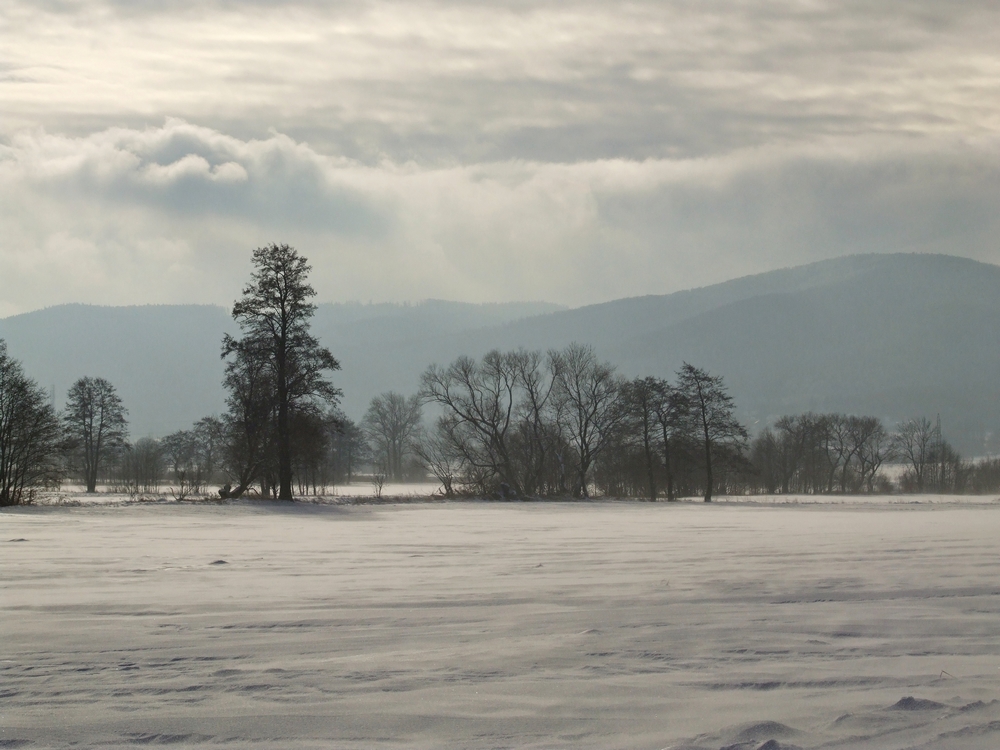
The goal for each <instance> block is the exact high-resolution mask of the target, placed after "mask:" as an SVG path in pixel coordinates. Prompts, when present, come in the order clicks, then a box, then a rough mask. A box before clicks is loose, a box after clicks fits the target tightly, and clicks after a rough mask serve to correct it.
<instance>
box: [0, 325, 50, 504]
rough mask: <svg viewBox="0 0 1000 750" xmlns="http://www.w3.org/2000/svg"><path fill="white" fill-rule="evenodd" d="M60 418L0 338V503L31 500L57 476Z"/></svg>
mask: <svg viewBox="0 0 1000 750" xmlns="http://www.w3.org/2000/svg"><path fill="white" fill-rule="evenodd" d="M59 440H60V431H59V421H58V419H57V418H56V415H55V412H54V410H53V409H52V406H51V405H50V404H49V402H48V398H47V397H46V394H45V392H44V391H43V390H42V389H41V388H39V387H38V384H37V383H35V382H34V381H33V380H31V379H30V378H28V377H27V376H26V375H25V374H24V371H23V369H22V368H21V364H20V363H19V362H17V361H16V360H14V359H11V358H10V357H9V356H8V355H7V345H6V344H5V343H4V342H3V341H2V340H0V506H5V505H19V504H21V503H23V502H25V501H26V499H30V493H31V492H32V491H33V489H32V488H34V487H35V486H37V485H41V484H48V483H50V482H54V481H55V480H56V478H57V473H56V472H57V460H56V459H57V453H58V448H59Z"/></svg>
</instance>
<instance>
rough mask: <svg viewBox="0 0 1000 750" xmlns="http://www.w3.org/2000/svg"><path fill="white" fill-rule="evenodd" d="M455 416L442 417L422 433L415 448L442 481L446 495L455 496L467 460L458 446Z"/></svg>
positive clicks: (423, 461)
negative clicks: (456, 485) (455, 433)
mask: <svg viewBox="0 0 1000 750" xmlns="http://www.w3.org/2000/svg"><path fill="white" fill-rule="evenodd" d="M455 427H456V421H455V418H454V417H453V416H452V417H447V416H443V417H440V418H439V419H438V421H437V423H436V424H435V425H434V429H433V430H432V431H431V432H430V433H429V434H427V433H425V434H421V435H420V436H419V437H418V439H417V440H416V442H415V445H414V450H415V451H416V454H417V457H418V458H419V459H420V461H421V463H422V464H423V465H424V468H425V469H427V471H429V472H430V473H431V475H432V476H433V477H434V478H435V479H437V480H438V481H439V482H440V483H441V489H443V490H444V496H445V497H448V498H452V497H454V496H455V484H456V482H457V481H458V479H459V477H461V476H462V474H463V472H464V469H465V461H464V460H463V457H462V452H461V451H460V450H459V449H458V448H457V447H456V444H457V441H456V439H455V435H454V429H455Z"/></svg>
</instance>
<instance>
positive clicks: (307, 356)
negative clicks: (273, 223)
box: [223, 244, 340, 500]
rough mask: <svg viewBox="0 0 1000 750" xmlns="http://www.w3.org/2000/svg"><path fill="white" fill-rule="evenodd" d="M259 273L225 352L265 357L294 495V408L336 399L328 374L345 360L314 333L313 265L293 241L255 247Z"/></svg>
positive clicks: (285, 496)
mask: <svg viewBox="0 0 1000 750" xmlns="http://www.w3.org/2000/svg"><path fill="white" fill-rule="evenodd" d="M253 265H254V268H255V270H254V272H253V273H252V274H251V277H250V283H249V284H248V285H247V286H246V287H244V289H243V296H242V298H241V299H239V300H238V301H237V302H236V304H234V305H233V318H234V319H235V320H236V322H237V323H239V325H240V328H241V329H242V338H241V339H235V338H233V337H232V336H229V335H228V334H227V335H226V337H225V339H224V340H223V357H229V356H235V357H237V358H239V357H241V356H243V357H248V356H249V357H258V358H261V359H262V360H263V361H264V363H265V364H266V365H267V367H268V368H269V370H270V375H271V382H272V384H273V388H274V394H273V395H274V399H273V400H274V407H275V409H274V411H275V428H274V436H275V440H274V442H275V448H276V451H277V483H278V498H279V499H280V500H291V499H292V440H291V419H292V412H293V411H294V410H295V409H296V408H299V407H302V406H303V405H304V404H306V403H308V402H310V401H315V400H317V399H318V400H322V401H326V402H327V403H330V404H334V403H336V401H337V399H338V398H339V396H340V391H339V390H338V389H336V388H334V387H333V385H332V384H331V383H330V382H329V381H328V380H327V379H326V377H325V375H324V373H326V372H329V371H333V370H339V369H340V364H339V363H338V362H337V360H336V359H334V357H333V355H332V354H331V353H330V351H329V350H328V349H326V348H325V347H322V346H320V344H319V342H318V341H317V340H316V338H314V337H313V336H312V335H311V334H310V333H309V322H310V319H311V318H312V316H313V313H314V312H315V311H316V306H315V305H314V304H312V303H311V302H310V301H309V300H310V299H311V298H312V297H313V296H315V294H316V292H315V291H314V290H313V288H312V287H311V286H309V284H308V282H307V281H306V279H307V277H308V275H309V271H310V266H309V264H308V262H307V261H306V259H305V258H303V257H302V256H300V255H299V254H298V252H296V250H295V249H294V248H292V247H289V246H288V245H274V244H272V245H267V246H265V247H259V248H257V249H256V250H254V252H253Z"/></svg>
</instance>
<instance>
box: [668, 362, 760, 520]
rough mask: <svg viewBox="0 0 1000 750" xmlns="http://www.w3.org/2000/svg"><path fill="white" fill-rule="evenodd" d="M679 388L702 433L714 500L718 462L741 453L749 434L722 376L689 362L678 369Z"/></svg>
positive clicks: (709, 494) (707, 479) (707, 482)
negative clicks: (715, 469) (715, 473)
mask: <svg viewBox="0 0 1000 750" xmlns="http://www.w3.org/2000/svg"><path fill="white" fill-rule="evenodd" d="M677 391H678V394H679V397H680V398H681V399H682V402H683V404H684V410H685V413H686V418H687V420H688V421H689V422H690V424H691V426H692V428H693V431H694V432H695V433H696V434H697V435H698V436H699V443H700V444H701V448H702V451H703V456H704V461H705V502H706V503H710V502H712V490H713V486H714V485H713V483H714V476H713V464H714V462H715V461H716V459H719V458H733V457H736V456H739V455H741V454H742V452H743V449H744V447H745V445H746V442H747V440H748V438H749V436H748V435H747V431H746V429H745V428H744V427H743V425H741V424H740V423H739V421H737V419H736V416H735V413H736V409H735V407H734V405H733V399H732V397H731V396H730V395H729V393H728V392H727V391H726V386H725V384H724V382H723V380H722V377H721V376H718V375H715V376H713V375H709V374H708V372H707V371H705V370H702V369H700V368H697V367H694V366H692V365H689V364H688V363H687V362H685V363H684V365H683V366H682V367H681V369H680V371H679V372H678V373H677Z"/></svg>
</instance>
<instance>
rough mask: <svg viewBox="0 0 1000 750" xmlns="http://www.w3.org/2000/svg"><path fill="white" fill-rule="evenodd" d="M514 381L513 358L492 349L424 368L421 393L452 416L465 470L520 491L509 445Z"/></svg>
mask: <svg viewBox="0 0 1000 750" xmlns="http://www.w3.org/2000/svg"><path fill="white" fill-rule="evenodd" d="M517 383H518V367H517V363H516V362H515V361H514V360H513V358H512V357H511V356H510V355H505V354H502V353H500V352H498V351H495V350H494V351H491V352H489V353H488V354H487V355H486V356H484V357H483V359H482V362H481V363H477V362H476V361H475V360H474V359H472V358H470V357H459V358H458V359H457V360H455V361H454V362H452V363H451V365H449V366H448V367H447V368H441V367H439V366H437V365H432V366H431V367H430V368H428V369H427V371H426V372H424V374H423V377H422V379H421V384H422V385H421V390H420V395H421V397H422V398H423V399H424V400H425V401H428V402H433V403H437V404H439V405H440V406H441V407H443V408H444V410H445V416H447V417H450V418H451V419H452V420H453V429H452V430H451V432H450V435H451V438H452V439H453V441H454V447H455V450H456V451H457V452H458V453H459V454H460V455H461V457H462V461H463V462H464V464H465V466H466V468H467V470H469V471H470V472H472V473H474V474H476V475H477V476H478V477H479V478H480V480H481V481H482V482H483V483H486V482H492V481H494V480H496V481H498V482H499V483H501V484H506V485H507V486H508V487H510V488H511V489H512V490H513V491H514V492H515V493H517V494H521V493H522V492H523V487H522V485H521V482H520V479H519V477H518V476H517V472H516V470H515V462H514V460H513V456H512V445H511V433H512V432H513V431H514V422H515V411H516V408H517V399H518V385H517ZM480 489H482V490H484V491H486V490H487V489H488V488H487V487H486V486H485V484H484V486H482V487H481V488H480Z"/></svg>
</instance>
